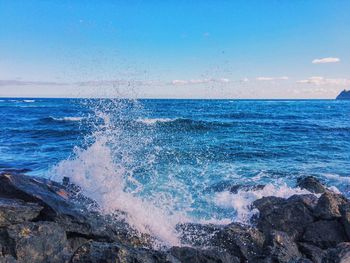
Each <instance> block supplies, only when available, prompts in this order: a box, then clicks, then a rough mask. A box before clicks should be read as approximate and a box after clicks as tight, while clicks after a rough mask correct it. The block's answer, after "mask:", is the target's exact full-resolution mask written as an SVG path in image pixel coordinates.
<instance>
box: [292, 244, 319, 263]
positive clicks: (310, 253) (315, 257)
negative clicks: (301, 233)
mask: <svg viewBox="0 0 350 263" xmlns="http://www.w3.org/2000/svg"><path fill="white" fill-rule="evenodd" d="M298 245H299V250H300V252H301V253H302V254H303V255H304V256H305V257H306V258H308V259H310V260H311V261H312V262H314V263H322V259H323V258H324V256H325V251H324V250H322V249H321V248H319V247H316V246H314V245H311V244H308V243H304V242H301V243H299V244H298Z"/></svg>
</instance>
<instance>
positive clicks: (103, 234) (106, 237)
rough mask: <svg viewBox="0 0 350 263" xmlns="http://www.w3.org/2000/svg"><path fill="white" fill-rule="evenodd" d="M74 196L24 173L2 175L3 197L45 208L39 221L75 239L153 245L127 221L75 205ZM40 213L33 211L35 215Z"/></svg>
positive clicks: (1, 190) (57, 185) (0, 190)
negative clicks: (63, 231)
mask: <svg viewBox="0 0 350 263" xmlns="http://www.w3.org/2000/svg"><path fill="white" fill-rule="evenodd" d="M74 194H76V193H74ZM71 196H72V193H71V192H69V191H68V189H67V188H65V187H64V186H63V185H61V184H59V183H56V182H53V181H50V180H46V179H42V178H36V177H29V176H24V175H21V174H0V198H7V199H16V200H18V199H20V200H21V201H24V202H25V203H27V204H28V203H34V204H36V206H37V207H43V209H42V210H41V211H40V216H39V218H38V220H42V221H54V222H56V223H58V224H60V225H61V226H62V227H63V228H64V229H65V231H66V232H67V233H69V234H70V235H72V236H83V237H86V238H87V239H89V238H94V239H95V240H98V241H102V242H124V243H129V244H132V245H133V244H143V245H148V246H150V244H149V240H146V239H141V238H140V237H139V236H138V235H137V233H136V232H135V231H133V229H132V228H131V227H130V226H129V225H128V224H126V223H125V222H123V221H120V220H117V219H116V218H115V217H114V218H113V216H108V217H106V216H103V215H101V214H100V213H98V212H91V211H89V210H88V209H87V208H86V207H85V206H84V205H82V204H80V203H77V202H73V201H72V200H71V198H70V197H71ZM28 205H30V204H28ZM33 206H34V205H33ZM36 210H37V209H33V212H35V211H36Z"/></svg>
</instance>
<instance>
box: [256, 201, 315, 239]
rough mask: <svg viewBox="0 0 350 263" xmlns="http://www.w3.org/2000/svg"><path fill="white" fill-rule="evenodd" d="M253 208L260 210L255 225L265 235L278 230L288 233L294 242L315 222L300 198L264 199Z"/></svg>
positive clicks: (307, 206) (306, 205)
mask: <svg viewBox="0 0 350 263" xmlns="http://www.w3.org/2000/svg"><path fill="white" fill-rule="evenodd" d="M253 206H254V207H256V208H257V209H258V210H259V217H258V218H257V219H255V223H256V224H257V227H258V228H259V229H260V230H261V231H262V232H264V233H265V235H268V234H269V233H270V232H271V231H272V230H278V231H282V232H286V233H287V234H288V235H289V236H290V237H291V238H292V239H293V240H298V239H299V238H300V237H301V236H302V234H303V232H304V229H305V227H306V226H308V225H309V224H311V223H312V222H313V221H314V217H313V215H312V212H311V211H310V208H309V205H308V204H306V203H305V200H304V199H302V198H300V197H297V198H296V197H294V196H292V197H290V198H288V199H283V198H278V197H273V196H271V197H263V198H261V199H259V200H256V201H255V202H254V203H253Z"/></svg>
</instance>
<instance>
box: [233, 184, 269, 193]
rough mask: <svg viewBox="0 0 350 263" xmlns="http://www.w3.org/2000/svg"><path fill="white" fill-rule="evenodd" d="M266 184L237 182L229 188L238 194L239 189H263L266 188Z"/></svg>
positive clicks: (245, 190) (246, 190)
mask: <svg viewBox="0 0 350 263" xmlns="http://www.w3.org/2000/svg"><path fill="white" fill-rule="evenodd" d="M264 187H265V185H264V184H257V185H242V184H236V185H233V186H231V187H230V188H229V191H230V192H231V193H233V194H237V193H238V191H244V192H248V191H255V190H262V189H264Z"/></svg>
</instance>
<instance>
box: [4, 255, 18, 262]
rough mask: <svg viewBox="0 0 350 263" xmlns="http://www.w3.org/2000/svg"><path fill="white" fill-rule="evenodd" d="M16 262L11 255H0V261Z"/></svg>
mask: <svg viewBox="0 0 350 263" xmlns="http://www.w3.org/2000/svg"><path fill="white" fill-rule="evenodd" d="M16 262H18V261H17V260H16V259H15V258H14V257H13V256H9V255H5V256H0V263H16Z"/></svg>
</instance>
